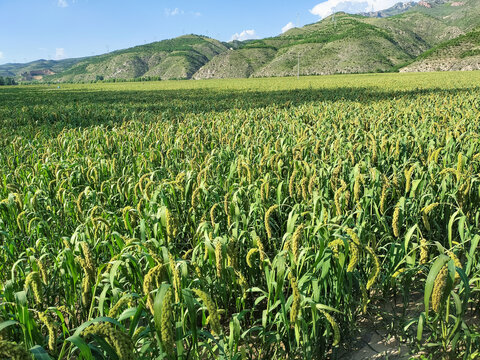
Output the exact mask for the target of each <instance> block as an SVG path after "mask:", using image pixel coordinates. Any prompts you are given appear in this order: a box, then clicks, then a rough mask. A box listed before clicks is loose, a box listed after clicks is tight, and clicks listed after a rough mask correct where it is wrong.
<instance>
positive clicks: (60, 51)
mask: <svg viewBox="0 0 480 360" xmlns="http://www.w3.org/2000/svg"><path fill="white" fill-rule="evenodd" d="M61 59H65V49H64V48H56V49H55V60H61Z"/></svg>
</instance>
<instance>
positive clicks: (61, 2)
mask: <svg viewBox="0 0 480 360" xmlns="http://www.w3.org/2000/svg"><path fill="white" fill-rule="evenodd" d="M57 6H58V7H61V8H66V7H67V6H68V2H67V0H58V1H57Z"/></svg>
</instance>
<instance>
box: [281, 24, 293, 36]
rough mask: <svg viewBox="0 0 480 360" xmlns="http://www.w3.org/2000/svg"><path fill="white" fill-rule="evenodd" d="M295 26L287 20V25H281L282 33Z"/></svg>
mask: <svg viewBox="0 0 480 360" xmlns="http://www.w3.org/2000/svg"><path fill="white" fill-rule="evenodd" d="M294 27H295V25H293V22H291V21H290V22H289V23H288V24H287V25H285V26H284V27H282V34H283V33H284V32H287V31H288V30H290V29H293V28H294Z"/></svg>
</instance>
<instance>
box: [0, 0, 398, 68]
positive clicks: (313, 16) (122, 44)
mask: <svg viewBox="0 0 480 360" xmlns="http://www.w3.org/2000/svg"><path fill="white" fill-rule="evenodd" d="M398 1H400V0H295V1H292V0H276V1H270V0H268V1H267V0H263V1H260V0H255V1H254V0H242V1H228V0H226V1H225V0H224V1H218V0H215V1H214V0H203V1H199V0H196V1H194V0H0V14H2V19H1V21H0V64H4V63H9V62H28V61H32V60H37V59H64V58H72V57H81V56H90V55H97V54H102V53H105V52H109V51H112V50H117V49H124V48H127V47H131V46H135V45H141V44H144V43H150V42H153V41H159V40H163V39H168V38H172V37H176V36H180V35H183V34H191V33H194V34H201V35H207V36H210V37H213V38H216V39H218V40H222V41H230V40H232V39H240V40H244V39H248V38H262V37H267V36H274V35H277V34H280V33H281V32H282V29H283V31H284V30H286V29H288V28H291V27H293V26H295V25H297V24H298V25H305V24H308V23H313V22H316V21H319V20H320V19H321V18H323V17H325V16H328V15H330V14H331V13H332V12H333V11H351V12H358V11H365V10H372V9H373V10H380V9H384V8H387V7H389V6H391V5H393V4H394V3H396V2H398Z"/></svg>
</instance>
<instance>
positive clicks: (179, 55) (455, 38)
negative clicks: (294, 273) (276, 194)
mask: <svg viewBox="0 0 480 360" xmlns="http://www.w3.org/2000/svg"><path fill="white" fill-rule="evenodd" d="M475 69H480V1H479V0H422V1H419V2H413V1H412V2H407V3H398V4H396V5H394V6H393V7H392V8H390V9H386V10H383V11H376V12H369V13H363V14H357V15H353V14H346V13H336V14H334V15H331V16H329V17H327V18H325V19H323V20H321V21H319V22H316V23H314V24H309V25H306V26H303V27H301V28H293V29H290V30H289V31H287V32H285V33H283V34H281V35H278V36H275V37H269V38H265V39H259V40H249V41H234V42H228V43H226V42H221V41H218V40H215V39H211V38H208V37H205V36H199V35H185V36H180V37H178V38H174V39H170V40H164V41H159V42H154V43H151V44H146V45H141V46H136V47H133V48H129V49H124V50H118V51H113V52H110V53H107V54H103V55H98V56H91V57H84V58H77V59H65V60H38V61H34V62H31V63H27V64H5V65H0V76H4V77H5V76H8V77H14V78H15V79H16V80H18V81H49V82H89V81H95V80H101V79H104V80H114V79H115V80H129V79H135V78H150V79H158V80H170V79H209V78H247V77H268V76H294V75H297V74H300V75H323V74H336V73H371V72H389V71H435V70H442V71H445V70H475Z"/></svg>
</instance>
